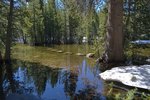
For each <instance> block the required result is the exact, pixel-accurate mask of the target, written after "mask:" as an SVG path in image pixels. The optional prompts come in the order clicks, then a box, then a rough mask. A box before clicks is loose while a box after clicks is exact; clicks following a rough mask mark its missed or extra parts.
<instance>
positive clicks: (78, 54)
mask: <svg viewBox="0 0 150 100" xmlns="http://www.w3.org/2000/svg"><path fill="white" fill-rule="evenodd" d="M76 55H77V56H85V54H82V53H76Z"/></svg>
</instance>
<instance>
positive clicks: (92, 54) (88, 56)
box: [86, 53, 94, 58]
mask: <svg viewBox="0 0 150 100" xmlns="http://www.w3.org/2000/svg"><path fill="white" fill-rule="evenodd" d="M86 57H87V58H93V57H94V53H88V54H86Z"/></svg>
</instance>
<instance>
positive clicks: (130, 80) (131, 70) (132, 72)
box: [100, 65, 150, 90]
mask: <svg viewBox="0 0 150 100" xmlns="http://www.w3.org/2000/svg"><path fill="white" fill-rule="evenodd" d="M100 77H101V78H102V79H104V80H107V81H117V82H121V83H123V84H125V85H128V86H132V87H137V88H143V89H148V90H150V65H141V66H124V67H122V66H121V67H116V68H112V69H111V70H107V71H105V72H103V73H100Z"/></svg>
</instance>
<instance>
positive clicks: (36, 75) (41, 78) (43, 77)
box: [26, 63, 49, 95]
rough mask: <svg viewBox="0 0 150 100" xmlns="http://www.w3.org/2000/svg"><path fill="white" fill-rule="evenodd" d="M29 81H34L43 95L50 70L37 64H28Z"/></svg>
mask: <svg viewBox="0 0 150 100" xmlns="http://www.w3.org/2000/svg"><path fill="white" fill-rule="evenodd" d="M26 66H28V67H26V68H27V76H28V79H33V80H32V81H33V83H34V85H35V87H36V90H37V92H38V94H39V95H41V94H43V92H44V91H45V88H46V82H47V74H48V72H49V70H48V69H47V68H45V67H43V66H40V65H37V64H29V63H28V64H26Z"/></svg>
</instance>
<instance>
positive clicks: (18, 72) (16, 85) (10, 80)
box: [0, 60, 105, 100]
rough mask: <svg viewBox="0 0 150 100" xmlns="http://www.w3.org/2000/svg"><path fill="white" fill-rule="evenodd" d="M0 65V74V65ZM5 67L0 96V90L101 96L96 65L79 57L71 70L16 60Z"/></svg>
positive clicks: (44, 99)
mask: <svg viewBox="0 0 150 100" xmlns="http://www.w3.org/2000/svg"><path fill="white" fill-rule="evenodd" d="M10 65H12V67H11V66H10ZM0 68H1V69H0V70H1V71H0V74H2V67H0ZM5 68H6V70H7V71H6V75H7V77H5V79H4V80H3V84H2V78H0V88H1V89H0V90H1V91H0V92H1V93H0V94H1V95H0V97H1V98H2V93H4V94H5V96H6V98H7V96H9V95H10V94H12V93H17V94H20V95H22V96H26V95H27V94H30V95H34V96H36V97H38V98H39V99H40V100H51V99H53V100H54V99H55V100H60V99H61V100H70V99H71V100H81V99H87V100H91V99H92V100H102V99H105V98H104V97H103V96H102V95H101V94H102V91H103V83H102V81H101V80H100V79H99V76H98V74H99V73H100V72H99V69H97V68H98V67H96V66H95V67H90V66H88V65H87V63H86V60H83V62H82V64H81V65H79V66H77V69H75V70H74V71H72V70H68V69H61V68H50V67H46V66H42V65H40V64H37V63H29V62H22V61H18V60H15V61H13V63H12V64H9V66H6V67H5ZM11 68H12V69H11ZM3 74H4V73H3ZM0 76H1V77H2V76H3V75H0ZM3 99H4V98H3ZM1 100H2V99H1Z"/></svg>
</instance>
